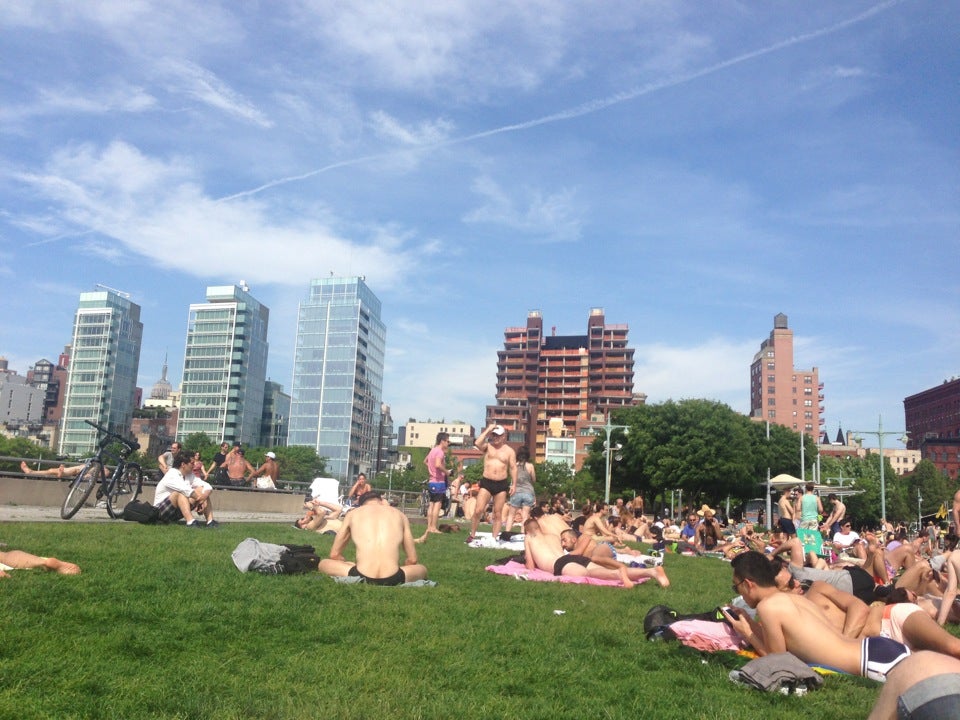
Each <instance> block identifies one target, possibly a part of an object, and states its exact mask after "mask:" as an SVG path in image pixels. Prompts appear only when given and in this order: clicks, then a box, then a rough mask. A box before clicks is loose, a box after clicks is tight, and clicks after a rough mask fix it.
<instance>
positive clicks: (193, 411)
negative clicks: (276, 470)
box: [177, 281, 270, 445]
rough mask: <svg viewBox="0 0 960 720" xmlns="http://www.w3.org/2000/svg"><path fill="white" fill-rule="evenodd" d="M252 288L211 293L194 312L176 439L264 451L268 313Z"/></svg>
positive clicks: (223, 288)
mask: <svg viewBox="0 0 960 720" xmlns="http://www.w3.org/2000/svg"><path fill="white" fill-rule="evenodd" d="M249 290H250V288H248V287H247V286H246V284H244V283H243V282H242V281H241V283H240V285H220V286H214V287H208V288H207V302H205V303H196V304H193V305H191V306H190V313H189V316H188V320H187V345H186V351H185V352H184V357H183V376H182V379H181V383H180V391H181V395H180V417H179V420H178V421H177V439H178V440H181V441H182V440H185V439H186V438H187V437H188V436H189V435H192V434H193V433H198V432H202V433H206V434H207V435H208V436H209V437H210V438H211V439H212V440H214V441H215V442H220V441H221V440H226V441H228V442H234V441H237V440H239V441H240V442H242V443H244V444H245V445H260V444H261V438H260V429H261V428H260V424H261V419H262V413H263V388H264V383H265V382H266V378H267V352H268V349H269V348H268V344H267V326H268V325H269V321H270V310H269V309H268V308H266V307H264V306H263V305H261V304H260V303H259V302H258V301H257V300H255V299H254V298H253V296H252V295H250V292H249Z"/></svg>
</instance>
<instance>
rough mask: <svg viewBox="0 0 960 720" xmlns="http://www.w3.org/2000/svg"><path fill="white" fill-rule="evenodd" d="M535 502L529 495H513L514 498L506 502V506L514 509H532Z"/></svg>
mask: <svg viewBox="0 0 960 720" xmlns="http://www.w3.org/2000/svg"><path fill="white" fill-rule="evenodd" d="M536 501H537V499H536V498H535V497H534V496H533V495H531V494H530V493H515V494H514V496H513V497H512V498H510V499H509V500H508V501H507V504H508V505H510V507H515V508H522V507H529V508H532V507H533V506H534V504H535V503H536Z"/></svg>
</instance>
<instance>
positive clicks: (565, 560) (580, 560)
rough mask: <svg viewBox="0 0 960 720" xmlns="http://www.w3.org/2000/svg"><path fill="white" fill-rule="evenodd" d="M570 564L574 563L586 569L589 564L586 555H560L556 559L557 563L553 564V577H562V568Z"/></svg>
mask: <svg viewBox="0 0 960 720" xmlns="http://www.w3.org/2000/svg"><path fill="white" fill-rule="evenodd" d="M570 563H576V564H577V565H581V566H583V567H586V566H587V565H589V564H590V558H588V557H587V556H586V555H562V556H561V557H558V558H557V561H556V562H555V563H554V564H553V574H554V575H563V568H565V567H566V566H567V565H569V564H570Z"/></svg>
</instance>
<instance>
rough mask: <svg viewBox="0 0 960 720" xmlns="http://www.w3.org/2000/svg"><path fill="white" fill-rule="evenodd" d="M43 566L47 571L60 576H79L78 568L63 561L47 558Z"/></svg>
mask: <svg viewBox="0 0 960 720" xmlns="http://www.w3.org/2000/svg"><path fill="white" fill-rule="evenodd" d="M43 566H44V567H45V568H47V570H53V571H54V572H57V573H60V574H61V575H79V574H80V568H79V566H77V565H74V564H73V563H68V562H64V561H63V560H57V559H56V558H47V559H46V560H44V563H43Z"/></svg>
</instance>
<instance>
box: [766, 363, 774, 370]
mask: <svg viewBox="0 0 960 720" xmlns="http://www.w3.org/2000/svg"><path fill="white" fill-rule="evenodd" d="M775 369H776V365H774V364H773V363H767V370H775Z"/></svg>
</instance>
